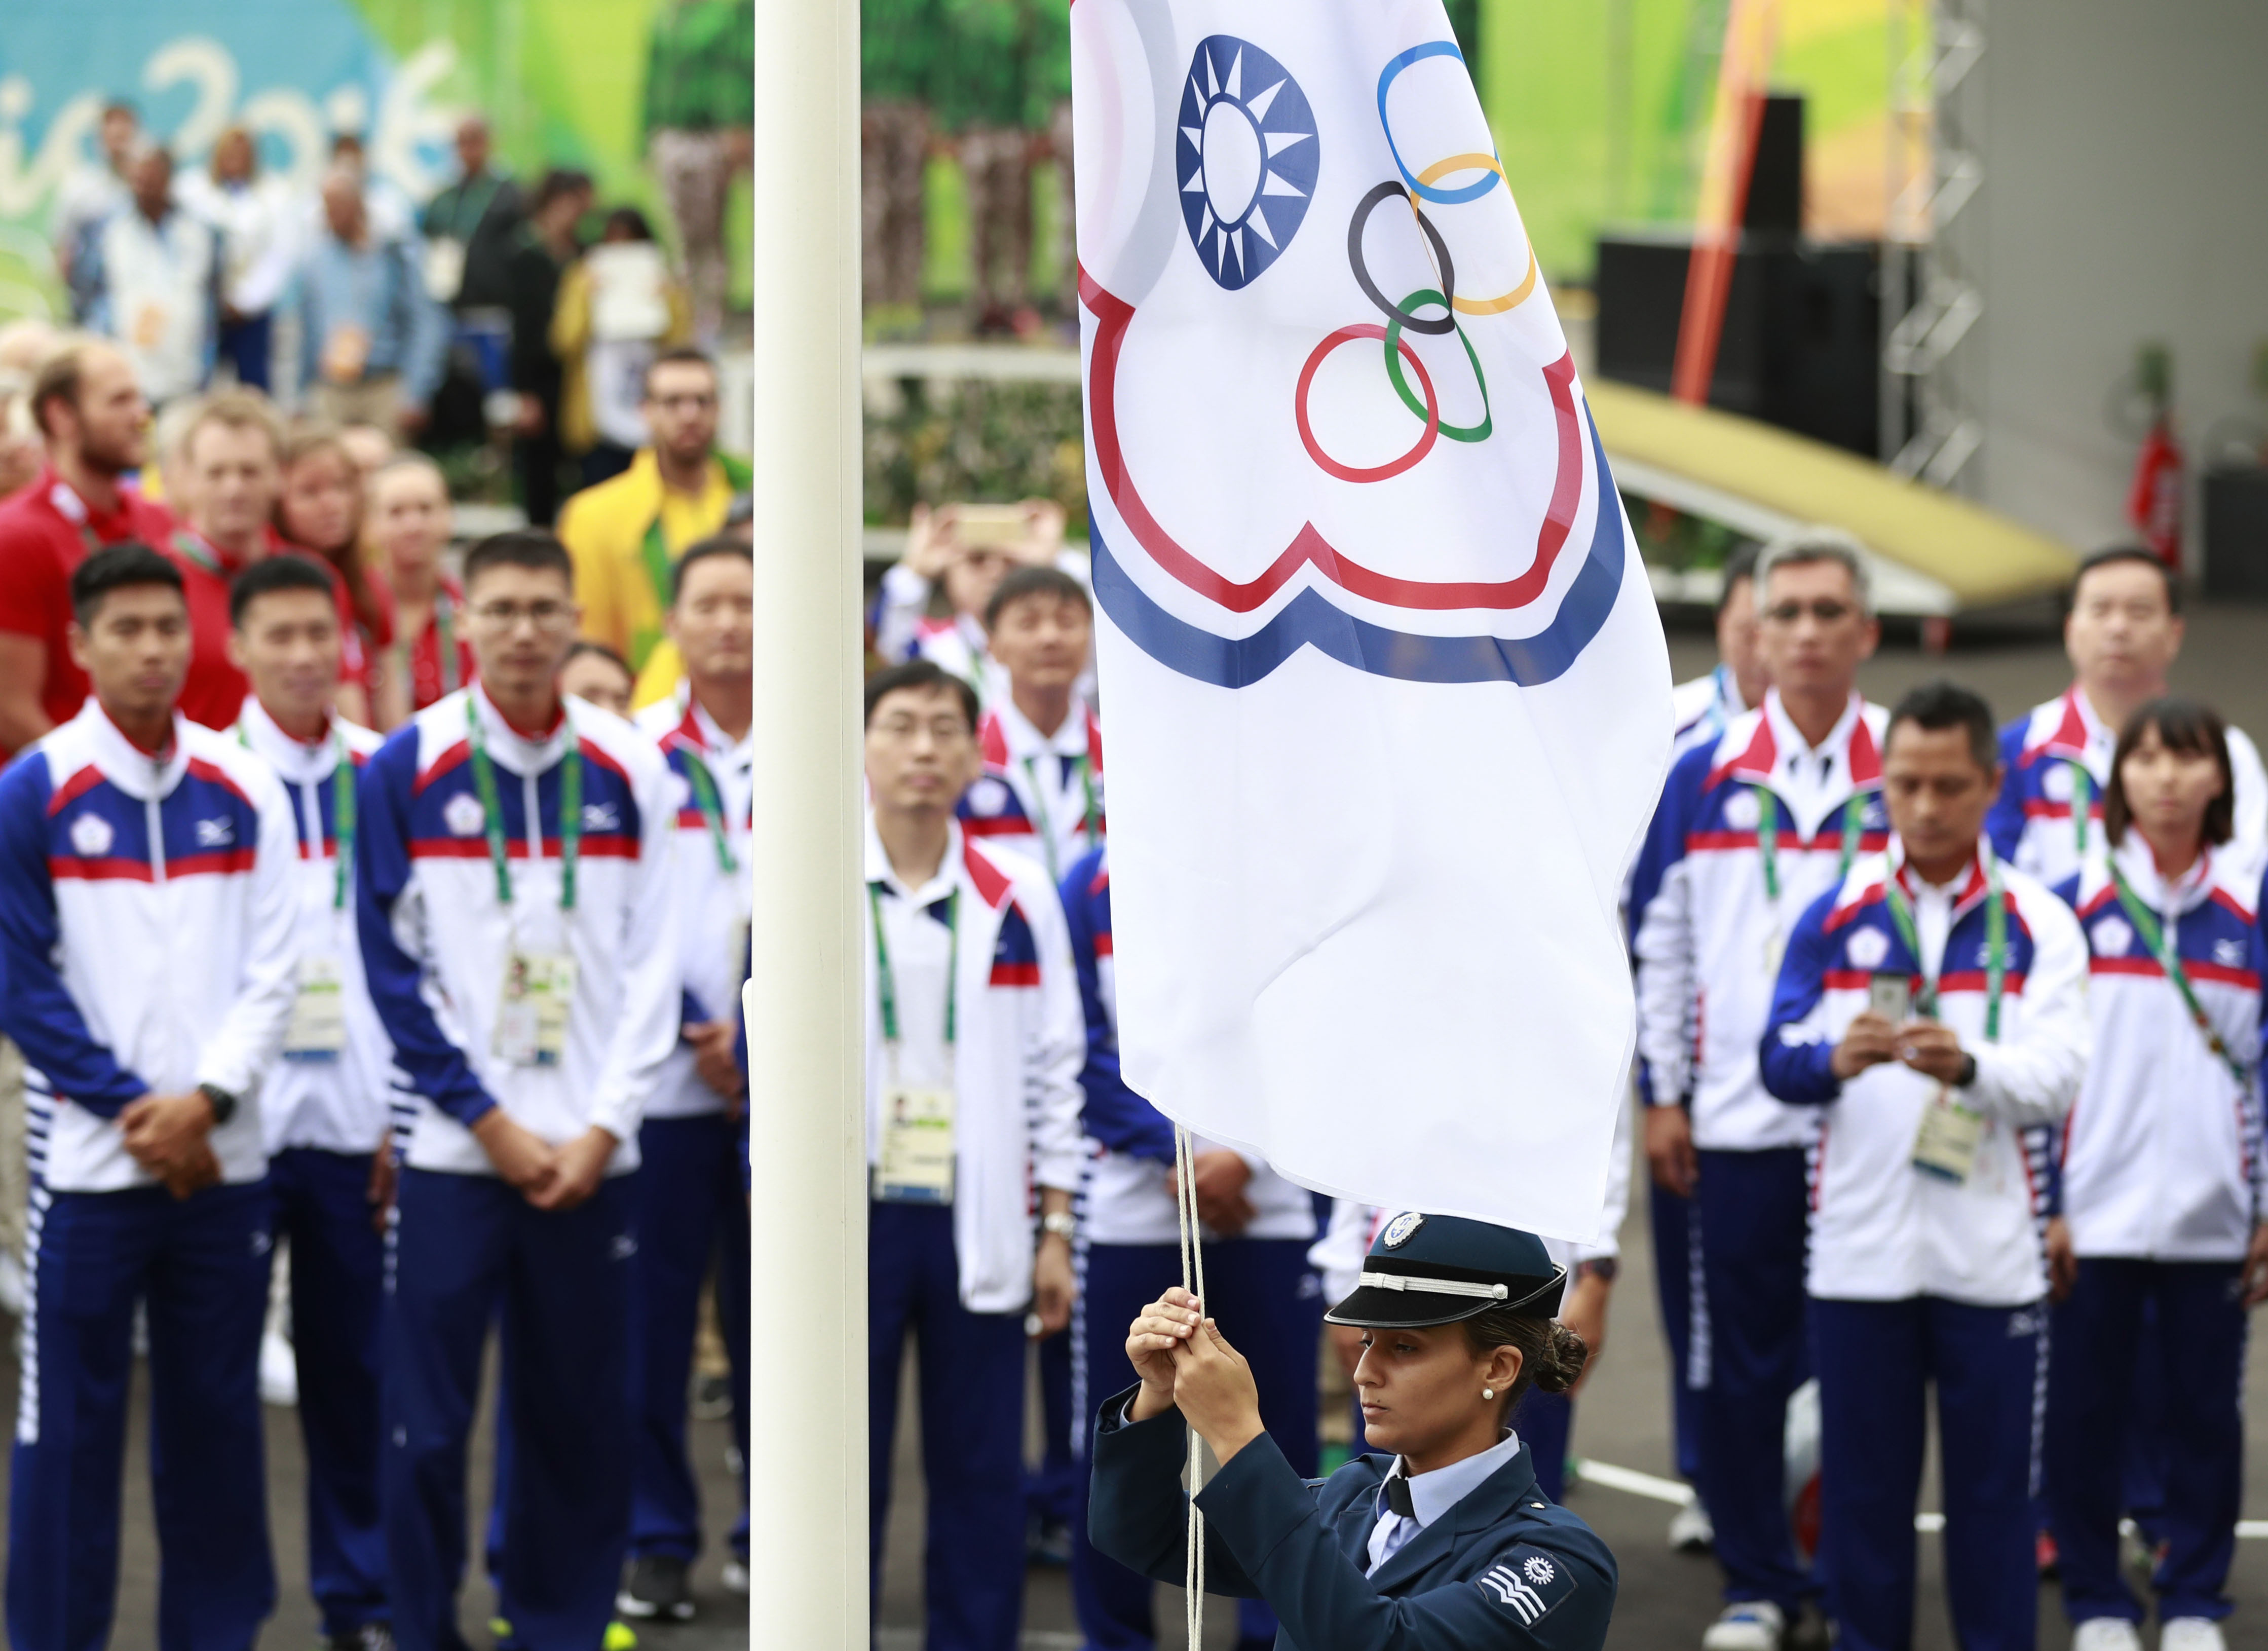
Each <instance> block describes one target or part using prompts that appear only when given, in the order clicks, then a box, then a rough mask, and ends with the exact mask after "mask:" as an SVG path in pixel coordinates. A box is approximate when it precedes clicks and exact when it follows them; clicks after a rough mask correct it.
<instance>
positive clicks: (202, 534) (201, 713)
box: [158, 390, 355, 728]
mask: <svg viewBox="0 0 2268 1651" xmlns="http://www.w3.org/2000/svg"><path fill="white" fill-rule="evenodd" d="M174 452H175V453H176V454H177V455H178V457H177V461H176V465H177V468H178V469H179V471H180V478H181V498H180V504H179V508H180V512H181V520H180V524H179V525H178V526H177V527H176V528H175V529H174V531H173V534H172V536H171V537H170V538H168V539H167V540H166V542H164V543H163V544H161V545H160V546H159V547H158V548H159V549H162V550H164V551H165V552H166V555H167V556H170V557H172V558H173V562H174V564H175V565H177V566H178V567H180V570H181V586H182V593H183V595H184V596H185V597H186V598H187V599H188V604H189V635H190V638H191V648H190V654H189V676H188V682H187V683H186V684H184V686H183V687H182V689H181V714H182V715H183V716H185V717H187V718H188V719H189V720H190V721H192V722H202V723H203V724H204V725H205V726H207V727H209V728H227V727H232V726H234V725H235V723H236V719H237V718H238V717H239V715H241V714H242V712H243V711H244V699H245V695H246V694H247V692H248V691H249V689H248V687H247V683H246V681H245V676H244V673H243V672H241V671H239V670H238V669H237V667H236V666H235V664H234V663H233V662H232V660H230V658H229V648H228V643H229V636H230V633H231V632H232V630H234V629H235V627H234V624H233V623H232V621H231V619H230V617H229V590H230V587H231V586H232V585H234V584H235V582H236V576H237V575H238V574H239V573H241V572H242V571H244V570H245V569H246V568H247V567H249V566H251V565H252V564H254V562H257V561H259V560H260V559H261V557H263V556H273V555H276V554H279V553H281V554H287V555H291V556H305V557H306V559H307V560H308V561H310V562H312V563H313V564H315V565H316V566H317V567H319V568H320V569H321V570H322V571H323V572H324V574H325V575H326V576H327V577H328V579H329V580H330V586H331V595H332V599H333V600H334V601H335V602H336V603H337V605H338V610H339V625H340V628H341V631H342V634H347V635H351V634H352V630H353V626H354V623H355V611H354V600H353V598H352V597H351V596H350V595H349V594H348V593H347V587H346V581H345V580H344V579H341V578H340V577H339V575H338V570H337V569H335V568H334V567H333V566H331V564H329V563H328V562H326V561H324V560H323V559H322V558H321V557H320V556H315V555H313V554H312V553H311V552H308V551H306V550H301V549H298V547H296V546H293V545H290V544H287V543H285V542H284V540H283V539H282V538H281V537H279V536H278V535H277V534H276V530H275V529H274V528H273V527H270V526H269V520H270V519H271V518H272V517H273V516H274V515H275V513H276V498H278V496H279V495H280V494H281V493H282V492H283V490H284V467H283V452H284V432H283V430H282V428H281V427H280V426H279V425H278V424H277V423H276V413H275V409H274V408H273V406H272V405H271V404H270V403H269V400H268V398H267V397H266V396H264V395H262V394H260V393H259V392H258V391H256V390H223V391H220V392H219V393H217V394H214V395H212V396H210V397H208V398H207V399H206V400H205V401H204V402H203V403H202V404H200V406H199V407H198V409H197V411H196V414H195V416H194V417H192V418H191V419H190V420H189V423H188V427H187V428H186V429H184V430H183V431H181V433H180V439H179V441H178V444H177V446H175V448H174ZM341 680H342V681H343V680H344V677H343V675H342V679H341Z"/></svg>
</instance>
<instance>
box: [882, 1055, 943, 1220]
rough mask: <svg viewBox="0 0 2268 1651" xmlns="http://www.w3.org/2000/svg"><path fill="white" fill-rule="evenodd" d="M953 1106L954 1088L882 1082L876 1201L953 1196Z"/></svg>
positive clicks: (938, 1199) (914, 1201)
mask: <svg viewBox="0 0 2268 1651" xmlns="http://www.w3.org/2000/svg"><path fill="white" fill-rule="evenodd" d="M953 1106H954V1101H953V1091H952V1090H950V1089H936V1088H918V1087H914V1086H912V1085H909V1084H889V1085H887V1086H885V1087H884V1088H883V1090H882V1153H881V1158H880V1161H879V1162H878V1163H876V1164H875V1166H874V1200H875V1202H876V1203H878V1204H950V1203H952V1202H953V1168H954V1152H953Z"/></svg>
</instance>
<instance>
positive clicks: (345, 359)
mask: <svg viewBox="0 0 2268 1651" xmlns="http://www.w3.org/2000/svg"><path fill="white" fill-rule="evenodd" d="M370 346H371V336H370V329H369V328H365V327H357V326H356V325H354V323H352V322H351V321H342V322H341V323H340V324H339V325H338V326H336V327H334V328H331V330H330V331H329V332H328V334H326V335H324V337H323V350H322V357H321V360H320V363H319V365H320V366H321V368H322V372H323V377H324V378H325V379H327V380H329V381H330V382H331V383H333V384H359V383H361V382H362V370H363V368H364V367H365V366H367V365H369V364H370Z"/></svg>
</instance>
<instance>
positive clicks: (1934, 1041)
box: [1828, 1009, 1969, 1084]
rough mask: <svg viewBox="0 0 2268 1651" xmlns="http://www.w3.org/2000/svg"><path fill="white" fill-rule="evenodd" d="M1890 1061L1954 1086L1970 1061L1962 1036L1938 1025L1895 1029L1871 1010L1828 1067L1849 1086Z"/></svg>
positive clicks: (1913, 1023)
mask: <svg viewBox="0 0 2268 1651" xmlns="http://www.w3.org/2000/svg"><path fill="white" fill-rule="evenodd" d="M1889 1061H1896V1062H1898V1063H1899V1064H1900V1065H1905V1066H1911V1068H1912V1069H1913V1070H1914V1071H1916V1072H1920V1073H1921V1074H1922V1075H1923V1076H1925V1077H1928V1078H1934V1079H1936V1080H1938V1082H1940V1083H1946V1084H1952V1083H1959V1082H1960V1081H1961V1076H1962V1072H1964V1071H1965V1070H1967V1067H1968V1065H1969V1057H1968V1052H1967V1051H1966V1050H1963V1049H1962V1047H1961V1039H1960V1037H1959V1036H1958V1035H1957V1034H1955V1032H1954V1031H1953V1029H1952V1028H1950V1027H1944V1026H1940V1025H1939V1024H1938V1023H1937V1022H1936V1021H1907V1022H1906V1023H1905V1024H1904V1026H1892V1025H1891V1024H1890V1023H1889V1021H1886V1020H1884V1019H1883V1018H1882V1017H1881V1015H1879V1014H1876V1013H1874V1011H1873V1010H1871V1009H1869V1010H1868V1011H1867V1013H1864V1014H1862V1015H1860V1016H1859V1018H1858V1019H1857V1020H1855V1021H1852V1022H1851V1024H1850V1025H1849V1026H1848V1027H1846V1028H1844V1032H1843V1041H1842V1042H1841V1043H1837V1045H1836V1046H1835V1052H1834V1054H1833V1055H1831V1056H1830V1057H1829V1058H1828V1065H1829V1066H1830V1068H1831V1069H1832V1070H1833V1072H1834V1073H1835V1075H1836V1076H1837V1078H1840V1079H1842V1080H1844V1081H1845V1082H1846V1083H1847V1082H1848V1081H1850V1080H1852V1079H1853V1078H1855V1077H1857V1076H1858V1075H1859V1073H1860V1072H1864V1071H1866V1070H1867V1068H1868V1067H1869V1066H1880V1065H1884V1064H1885V1063H1887V1062H1889Z"/></svg>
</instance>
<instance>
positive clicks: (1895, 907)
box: [1882, 851, 2008, 1043]
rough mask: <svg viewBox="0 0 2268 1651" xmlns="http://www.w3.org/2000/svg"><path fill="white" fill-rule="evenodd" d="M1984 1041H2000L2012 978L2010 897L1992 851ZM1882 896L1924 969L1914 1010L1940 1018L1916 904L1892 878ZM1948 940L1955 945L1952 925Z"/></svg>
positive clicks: (1987, 888)
mask: <svg viewBox="0 0 2268 1651" xmlns="http://www.w3.org/2000/svg"><path fill="white" fill-rule="evenodd" d="M1984 852H1985V1042H1986V1043H1999V1041H2000V988H2001V985H2002V983H2004V982H2005V981H2006V980H2007V977H2008V897H2007V895H2005V894H2004V893H2002V892H2001V888H2000V862H1999V860H1998V859H1994V858H1993V857H1992V853H1991V851H1984ZM1882 896H1883V898H1884V900H1885V901H1886V902H1887V903H1888V904H1889V908H1890V921H1891V922H1893V923H1895V924H1896V925H1897V929H1898V938H1899V939H1900V940H1904V942H1905V943H1906V950H1907V951H1909V952H1911V953H1912V954H1913V960H1914V968H1915V969H1920V970H1922V977H1921V991H1920V992H1919V993H1918V994H1917V995H1916V997H1915V999H1914V1013H1916V1014H1917V1015H1919V1016H1920V1017H1921V1018H1922V1019H1923V1020H1926V1021H1933V1020H1935V1019H1936V1018H1937V976H1936V975H1934V974H1931V973H1929V972H1928V971H1927V970H1926V969H1922V961H1921V935H1920V933H1919V932H1918V930H1917V929H1916V928H1915V927H1914V913H1913V903H1912V902H1911V901H1910V900H1908V899H1907V898H1906V891H1905V890H1904V888H1901V887H1899V885H1898V880H1897V879H1896V877H1891V878H1889V879H1887V880H1885V881H1884V883H1883V885H1882ZM1945 943H1946V944H1947V945H1948V946H1950V945H1952V944H1953V934H1952V931H1951V929H1950V928H1948V930H1947V932H1946V938H1945ZM1944 967H1945V959H1944V957H1943V956H1942V955H1940V957H1939V958H1938V970H1939V973H1942V972H1943V971H1944Z"/></svg>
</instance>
